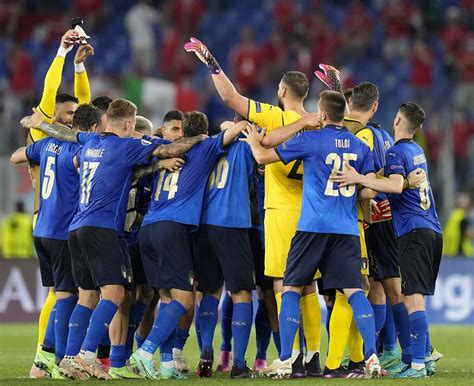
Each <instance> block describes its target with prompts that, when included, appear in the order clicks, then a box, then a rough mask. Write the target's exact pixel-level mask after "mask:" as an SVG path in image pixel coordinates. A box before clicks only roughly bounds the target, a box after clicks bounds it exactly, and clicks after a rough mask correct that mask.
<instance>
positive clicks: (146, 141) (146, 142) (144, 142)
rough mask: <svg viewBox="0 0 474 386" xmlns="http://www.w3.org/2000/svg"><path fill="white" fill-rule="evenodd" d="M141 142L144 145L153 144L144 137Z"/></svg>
mask: <svg viewBox="0 0 474 386" xmlns="http://www.w3.org/2000/svg"><path fill="white" fill-rule="evenodd" d="M141 144H142V145H143V146H150V145H151V142H150V141H148V140H146V139H142V140H141Z"/></svg>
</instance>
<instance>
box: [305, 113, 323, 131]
mask: <svg viewBox="0 0 474 386" xmlns="http://www.w3.org/2000/svg"><path fill="white" fill-rule="evenodd" d="M301 122H302V123H303V124H304V127H305V128H308V129H313V130H316V129H319V128H320V124H321V119H320V117H319V114H318V113H307V114H304V115H303V116H302V117H301Z"/></svg>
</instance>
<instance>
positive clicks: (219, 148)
mask: <svg viewBox="0 0 474 386" xmlns="http://www.w3.org/2000/svg"><path fill="white" fill-rule="evenodd" d="M201 144H202V145H201V147H200V150H201V153H202V157H203V158H204V159H210V158H211V159H213V158H217V157H218V156H220V155H222V154H225V153H226V152H227V150H226V148H225V146H224V131H221V132H220V133H219V134H216V135H213V136H212V137H209V138H208V139H206V140H205V141H202V142H201Z"/></svg>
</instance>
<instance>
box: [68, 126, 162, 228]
mask: <svg viewBox="0 0 474 386" xmlns="http://www.w3.org/2000/svg"><path fill="white" fill-rule="evenodd" d="M81 142H83V141H81ZM156 146H157V143H152V142H150V141H146V140H144V139H142V140H139V139H136V138H121V137H119V136H117V135H115V134H112V133H101V134H95V135H91V136H89V138H88V140H87V142H85V143H84V146H83V148H82V150H81V152H80V153H79V154H78V159H79V164H80V180H81V191H80V199H79V209H78V211H77V214H76V216H74V219H73V221H72V224H71V227H70V230H75V229H77V228H79V227H83V226H95V227H100V228H110V229H114V230H116V231H117V232H118V233H119V234H120V235H122V234H123V229H124V222H125V214H126V210H127V201H128V194H129V191H130V184H131V180H132V175H133V171H134V166H136V165H139V164H145V163H147V162H148V161H149V157H150V154H151V152H152V151H153V150H154V149H155V148H156Z"/></svg>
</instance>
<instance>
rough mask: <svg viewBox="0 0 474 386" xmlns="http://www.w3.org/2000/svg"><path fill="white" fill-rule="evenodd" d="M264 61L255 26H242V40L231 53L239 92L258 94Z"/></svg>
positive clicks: (234, 77) (250, 95)
mask: <svg viewBox="0 0 474 386" xmlns="http://www.w3.org/2000/svg"><path fill="white" fill-rule="evenodd" d="M262 61H263V58H262V54H261V51H260V47H259V46H258V44H257V42H256V40H255V34H254V30H253V28H252V27H251V26H249V25H246V26H244V27H242V29H241V30H240V42H239V43H238V45H237V46H236V47H235V48H234V50H233V51H232V54H231V67H232V71H233V74H234V76H233V79H235V80H236V82H237V85H238V89H239V92H241V93H242V94H245V95H248V96H249V97H250V98H252V97H254V96H255V95H256V94H258V91H259V89H260V80H261V69H262V66H261V64H262Z"/></svg>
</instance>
